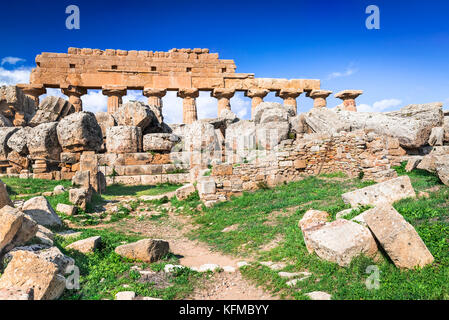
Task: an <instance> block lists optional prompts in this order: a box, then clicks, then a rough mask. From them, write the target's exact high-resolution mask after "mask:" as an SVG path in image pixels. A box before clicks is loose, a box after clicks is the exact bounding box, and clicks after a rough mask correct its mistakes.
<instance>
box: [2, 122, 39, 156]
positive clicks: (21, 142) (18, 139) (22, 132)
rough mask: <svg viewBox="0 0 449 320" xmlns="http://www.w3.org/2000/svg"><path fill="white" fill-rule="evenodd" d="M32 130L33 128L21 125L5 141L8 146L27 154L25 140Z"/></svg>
mask: <svg viewBox="0 0 449 320" xmlns="http://www.w3.org/2000/svg"><path fill="white" fill-rule="evenodd" d="M32 130H33V128H31V127H23V128H21V129H19V130H17V131H15V132H14V133H13V134H12V135H11V137H10V138H9V139H8V142H7V145H8V147H9V148H11V149H12V150H14V151H16V152H17V153H19V154H21V155H27V154H28V147H27V141H28V136H29V135H30V134H31V132H32Z"/></svg>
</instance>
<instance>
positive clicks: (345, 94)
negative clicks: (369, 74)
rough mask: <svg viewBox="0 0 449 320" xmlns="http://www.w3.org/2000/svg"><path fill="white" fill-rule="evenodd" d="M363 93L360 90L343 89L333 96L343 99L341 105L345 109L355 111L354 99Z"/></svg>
mask: <svg viewBox="0 0 449 320" xmlns="http://www.w3.org/2000/svg"><path fill="white" fill-rule="evenodd" d="M361 94H363V91H362V90H343V91H340V92H339V93H337V94H336V95H335V98H338V99H341V100H343V107H344V110H346V111H357V105H356V103H355V99H356V98H357V97H358V96H360V95H361Z"/></svg>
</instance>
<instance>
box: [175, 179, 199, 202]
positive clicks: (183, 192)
mask: <svg viewBox="0 0 449 320" xmlns="http://www.w3.org/2000/svg"><path fill="white" fill-rule="evenodd" d="M195 191H196V190H195V186H194V185H193V184H192V183H189V184H187V185H185V186H182V187H181V188H179V189H176V198H178V200H185V199H187V198H188V197H189V196H190V195H191V194H193V193H195Z"/></svg>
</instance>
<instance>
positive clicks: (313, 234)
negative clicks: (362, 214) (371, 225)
mask: <svg viewBox="0 0 449 320" xmlns="http://www.w3.org/2000/svg"><path fill="white" fill-rule="evenodd" d="M312 229H313V228H312ZM305 241H306V245H307V248H310V249H311V251H313V252H315V253H316V254H317V255H318V256H319V257H320V258H321V259H324V260H326V261H331V262H335V263H337V264H338V265H340V266H342V267H344V266H348V265H349V264H350V263H351V261H352V259H353V258H355V257H357V256H359V255H360V254H364V255H366V256H367V257H371V258H374V257H376V255H377V253H378V249H377V244H376V241H375V240H374V238H373V236H372V234H371V232H370V231H369V230H368V228H365V227H363V226H361V225H359V224H357V223H355V222H352V221H348V220H343V219H341V220H336V221H334V222H331V223H327V224H325V225H324V226H321V227H320V228H318V229H316V230H311V231H307V237H306V238H305Z"/></svg>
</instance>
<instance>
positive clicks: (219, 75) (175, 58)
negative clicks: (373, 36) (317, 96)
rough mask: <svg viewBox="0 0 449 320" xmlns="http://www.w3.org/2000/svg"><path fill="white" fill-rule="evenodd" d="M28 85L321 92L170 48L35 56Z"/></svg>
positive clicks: (205, 53) (199, 52)
mask: <svg viewBox="0 0 449 320" xmlns="http://www.w3.org/2000/svg"><path fill="white" fill-rule="evenodd" d="M36 64H37V68H35V69H34V70H33V72H32V74H31V81H30V83H31V84H42V85H44V86H45V87H47V88H61V87H64V86H65V87H66V86H69V85H72V86H80V87H83V88H85V89H102V88H103V86H105V85H117V86H126V87H127V88H128V89H129V90H143V89H144V87H151V88H163V89H168V90H178V89H179V88H196V89H199V90H212V89H214V88H229V89H235V90H241V91H246V90H248V89H253V88H258V89H268V90H272V91H275V90H280V89H301V90H306V91H307V90H312V89H319V87H320V81H319V80H305V79H292V80H287V79H256V78H254V74H252V73H235V70H236V65H235V63H234V61H233V60H228V59H219V58H218V53H209V49H172V50H170V51H169V52H153V51H136V50H130V51H125V50H113V49H107V50H104V51H103V50H99V49H88V48H85V49H79V48H69V50H68V53H49V52H44V53H42V54H40V55H38V56H37V57H36Z"/></svg>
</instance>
